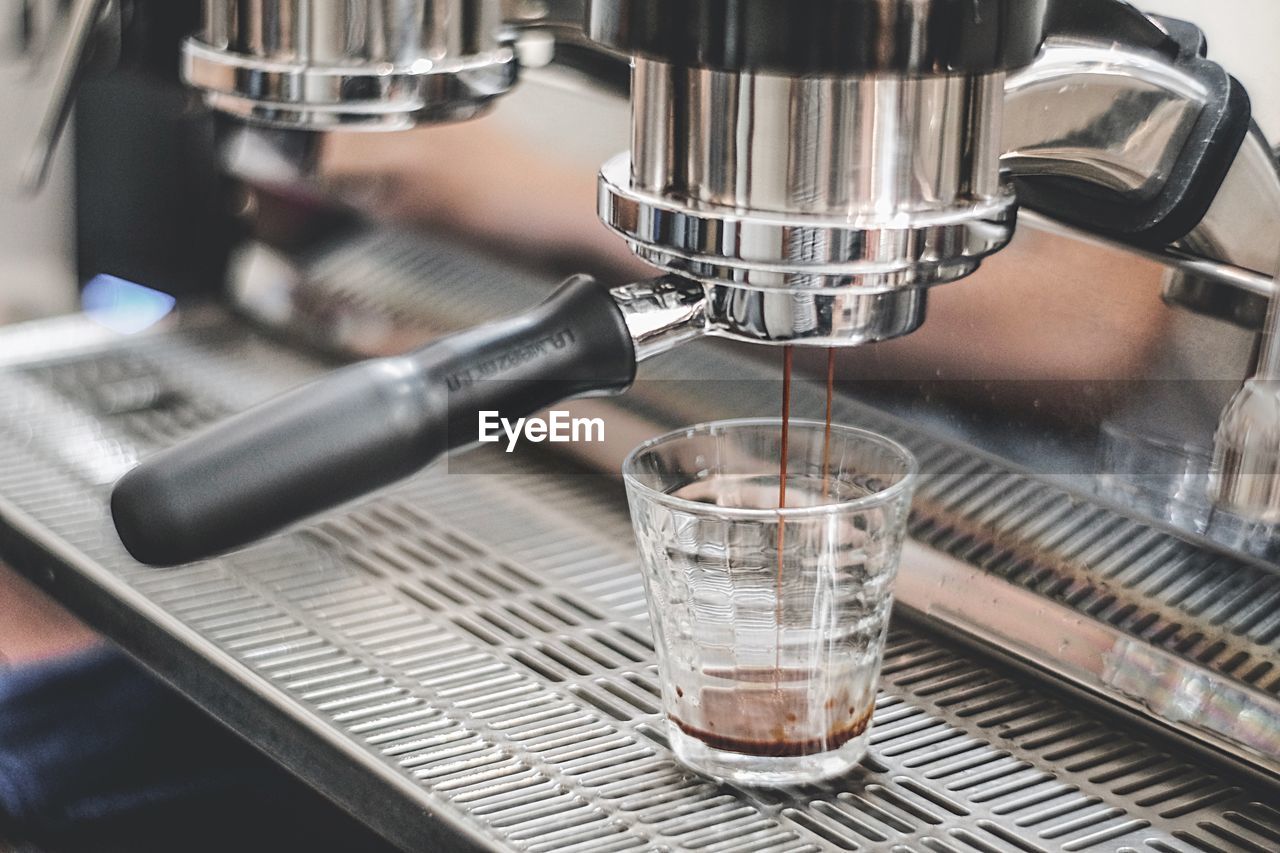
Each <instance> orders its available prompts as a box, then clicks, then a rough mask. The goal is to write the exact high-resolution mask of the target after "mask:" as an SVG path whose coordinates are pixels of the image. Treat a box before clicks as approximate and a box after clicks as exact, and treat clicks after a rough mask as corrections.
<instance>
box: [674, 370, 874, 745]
mask: <svg viewBox="0 0 1280 853" xmlns="http://www.w3.org/2000/svg"><path fill="white" fill-rule="evenodd" d="M793 364H794V351H793V348H792V347H790V346H788V347H786V348H785V349H784V350H783V361H782V365H783V366H782V435H781V441H780V447H779V460H778V508H779V509H783V508H785V507H786V506H787V455H788V440H789V438H790V429H791V377H792V369H793ZM835 367H836V351H835V348H834V347H832V348H829V349H828V350H827V377H826V379H827V382H826V385H827V405H826V425H825V426H826V430H825V433H824V436H823V446H822V487H821V497H820V498H819V499H818V500H817V501H815V502H814V503H815V504H816V503H823V502H826V501H828V500H830V499H831V481H830V470H829V469H830V458H831V410H832V401H833V398H834V391H835ZM700 485H702V486H703V487H706V486H708V485H711V484H709V483H705V482H704V483H702V484H700ZM737 485H738V486H739V487H740V486H741V485H742V484H741V483H739V484H737ZM684 496H685V497H694V495H692V494H685V495H684ZM806 496H807V495H806ZM708 497H710V501H709V502H712V503H715V502H718V501H717V500H716V497H719V498H720V499H722V500H723V499H724V498H725V497H726V496H725V495H719V496H714V497H713V496H706V495H703V496H698V497H694V499H703V500H706V499H707V498H708ZM804 503H805V504H806V505H812V504H809V503H808V501H804ZM785 542H786V521H785V519H781V518H780V519H779V521H778V544H777V548H778V569H777V580H776V584H775V595H776V599H775V600H776V604H775V607H776V612H775V624H776V625H777V626H778V629H777V630H778V632H779V633H778V636H777V639H776V640H775V647H776V649H777V655H778V657H777V658H776V659H775V662H774V667H773V668H772V669H745V668H744V669H736V670H731V671H718V672H715V673H712V672H708V673H706V674H707V675H708V676H712V677H715V678H716V679H723V680H725V681H727V682H729V683H730V684H732V683H734V682H737V683H738V684H740V685H741V686H740V687H736V688H735V687H708V688H704V689H703V690H702V691H701V705H702V715H703V717H704V718H705V719H706V720H707V723H706V726H707V727H706V728H699V727H695V726H692V725H689V724H688V723H686V722H685V721H683V720H680V719H677V718H675V717H673V718H672V722H673V723H675V725H677V726H678V727H679V728H680V729H681V730H682V731H684V732H685V734H687V735H689V736H690V737H694V738H697V739H698V740H700V741H702V742H703V743H705V744H706V745H707V746H710V747H712V748H713V749H722V750H726V751H728V752H737V753H742V754H746V755H756V756H762V757H772V758H782V757H795V756H804V755H814V754H817V753H822V752H828V751H830V750H834V749H837V748H839V747H840V746H843V745H844V744H845V743H847V742H848V741H850V740H853V739H854V738H856V737H858V736H859V735H861V734H862V733H863V732H864V731H866V728H867V725H868V723H869V722H870V719H871V708H864V709H859V708H856V707H853V706H849V707H847V708H846V707H843V706H848V705H849V701H848V698H847V696H843V695H842V696H838V697H837V696H832V697H830V698H829V699H828V700H827V701H826V703H825V705H824V706H823V707H822V708H821V709H811V708H810V707H809V703H810V696H809V692H808V689H807V688H808V685H809V684H811V683H812V682H813V681H814V680H816V679H820V678H821V677H822V673H818V672H814V671H812V670H801V669H796V668H787V667H783V666H782V659H781V654H782V652H781V649H782V642H781V639H782V638H781V626H782V615H783V614H782V587H783V584H782V582H783V577H784V573H785V569H786V564H785V559H784V545H785ZM761 682H764V683H766V684H768V683H772V689H771V690H770V689H768V688H765V689H763V690H762V689H760V687H759V686H758V685H760V683H761ZM753 685H756V686H753ZM837 705H839V706H841V707H837ZM815 711H816V712H817V713H818V714H819V715H820V716H821V717H822V722H821V723H819V721H818V720H815V719H811V717H812V715H813V714H814V713H815ZM846 711H847V716H846ZM806 721H807V722H808V725H805V724H804V723H805V722H806ZM836 721H841V722H836ZM815 723H816V724H818V725H817V726H815V725H814V724H815ZM797 727H798V728H800V729H802V730H809V731H813V730H814V729H815V728H818V730H819V731H821V729H827V731H826V732H825V733H823V734H820V735H819V734H815V735H813V736H809V737H796V736H795V735H790V736H789V734H788V732H789V731H795V730H796V728H797Z"/></svg>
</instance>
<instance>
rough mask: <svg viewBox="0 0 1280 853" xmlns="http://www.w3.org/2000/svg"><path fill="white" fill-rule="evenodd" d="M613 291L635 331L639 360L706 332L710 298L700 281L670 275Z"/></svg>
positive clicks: (629, 328) (615, 299)
mask: <svg viewBox="0 0 1280 853" xmlns="http://www.w3.org/2000/svg"><path fill="white" fill-rule="evenodd" d="M610 292H611V293H612V294H613V299H614V301H615V302H617V303H618V307H619V308H620V309H621V310H622V316H623V319H625V320H626V323H627V330H628V331H630V332H631V340H632V341H633V342H634V343H635V348H636V361H645V360H647V359H650V358H653V357H654V356H657V355H661V354H662V353H664V352H667V351H668V350H670V349H674V348H675V347H678V346H680V345H681V344H683V343H688V342H689V341H691V340H694V339H695V338H698V337H701V336H702V335H704V334H706V331H707V315H706V310H707V297H706V293H705V292H704V291H703V289H702V286H701V285H699V284H697V283H696V282H692V281H690V280H688V279H685V278H681V277H680V276H675V275H670V276H665V277H663V278H655V279H651V280H649V281H641V282H637V283H635V284H627V285H623V286H622V287H615V288H614V289H613V290H612V291H610Z"/></svg>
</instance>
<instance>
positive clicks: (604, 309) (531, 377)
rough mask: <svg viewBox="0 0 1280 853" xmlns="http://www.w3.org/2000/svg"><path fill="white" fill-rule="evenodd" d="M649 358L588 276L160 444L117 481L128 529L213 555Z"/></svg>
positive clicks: (158, 542) (154, 551) (147, 555)
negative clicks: (481, 322)
mask: <svg viewBox="0 0 1280 853" xmlns="http://www.w3.org/2000/svg"><path fill="white" fill-rule="evenodd" d="M635 369H636V363H635V350H634V346H633V344H632V340H631V336H630V334H629V333H628V331H627V328H626V324H625V323H624V322H623V319H622V314H621V312H620V311H619V309H618V307H617V305H616V303H615V302H614V301H613V298H612V297H611V296H610V295H609V292H608V291H607V290H606V289H605V288H603V287H601V286H600V285H598V284H596V282H595V281H593V280H592V279H590V278H588V277H586V276H578V277H575V278H573V279H570V280H569V281H567V282H565V283H564V284H563V285H561V287H560V288H559V290H557V291H556V293H555V294H553V295H552V296H551V297H550V298H549V299H548V300H547V301H546V302H544V303H543V304H542V305H540V306H538V307H537V308H535V309H534V310H532V311H530V312H529V313H527V314H523V315H521V316H518V317H515V318H512V319H508V320H505V321H501V322H498V323H494V324H491V325H487V326H482V327H480V328H476V329H472V330H470V331H467V332H462V333H459V334H456V335H452V336H450V337H447V338H443V339H441V340H439V341H436V342H434V343H432V344H430V345H429V346H427V347H424V348H423V349H421V350H418V351H416V352H413V353H410V354H408V355H404V356H399V357H395V358H384V359H377V360H374V361H368V362H364V363H362V364H357V365H354V366H352V367H348V368H345V369H343V370H340V371H338V372H336V373H334V374H333V375H331V376H328V377H326V378H324V379H321V380H318V381H317V382H314V383H312V384H310V385H307V386H304V387H302V388H299V389H297V390H295V391H292V392H289V393H287V394H285V395H283V396H281V397H279V398H277V399H275V400H272V401H270V402H267V403H265V404H263V405H262V406H259V407H257V408H255V409H251V410H249V411H247V412H244V413H242V414H240V415H237V416H235V417H232V418H230V419H228V420H227V421H224V422H222V423H220V424H217V425H215V426H214V427H212V428H211V429H210V430H208V431H206V432H205V433H203V434H201V435H198V436H196V437H194V438H192V439H190V440H188V441H186V442H184V443H182V444H180V445H178V446H175V447H173V448H170V449H168V450H164V451H162V452H160V453H158V454H156V455H155V456H154V457H151V458H150V459H147V460H146V461H144V462H143V463H142V464H141V465H139V466H138V467H137V468H135V469H133V470H132V471H130V472H129V473H128V474H126V475H125V476H124V477H122V478H121V479H120V481H119V482H118V483H117V484H116V487H115V490H114V492H113V493H112V496H111V512H112V515H113V516H114V518H115V524H116V530H117V531H118V532H119V534H120V539H121V541H122V542H124V545H125V547H126V548H127V549H128V550H129V553H131V554H132V555H133V556H134V557H135V558H137V559H138V560H139V561H141V562H143V563H149V564H151V565H164V566H168V565H176V564H178V563H186V562H190V561H192V560H198V559H203V558H205V557H209V556H212V555H215V554H218V553H221V552H223V551H227V550H230V549H233V548H237V547H239V546H241V545H245V544H247V543H249V542H252V541H253V540H255V539H258V538H259V537H261V536H264V535H266V534H268V533H271V532H273V531H276V530H279V529H280V528H282V527H284V526H285V525H288V524H290V523H292V522H294V521H297V520H299V519H302V518H306V517H307V516H309V515H312V514H313V513H316V512H319V511H320V510H323V509H327V508H329V507H332V506H336V505H338V504H341V503H343V502H345V501H348V500H350V499H352V498H355V497H358V496H360V495H362V494H364V493H365V492H368V491H371V490H373V489H376V488H378V487H380V486H385V485H387V484H389V483H392V482H394V481H396V480H398V479H400V478H402V477H404V476H407V475H408V474H410V473H412V472H414V471H417V470H418V469H420V468H422V467H423V466H425V465H426V464H428V463H429V462H431V461H432V460H434V459H435V458H437V457H438V456H440V455H441V454H442V453H444V452H446V451H448V450H451V449H454V448H457V447H462V446H465V445H469V444H472V443H474V442H475V441H477V439H478V437H479V436H478V421H479V412H480V411H483V410H495V411H498V412H500V413H501V415H502V416H503V417H507V418H516V417H524V416H527V415H529V414H531V413H533V412H536V411H538V410H539V409H542V408H544V407H545V406H549V405H551V404H553V403H556V402H558V401H560V400H564V399H567V398H569V397H576V396H581V395H584V394H588V393H617V392H621V391H624V390H626V389H627V388H628V387H630V385H631V383H632V381H633V380H634V378H635Z"/></svg>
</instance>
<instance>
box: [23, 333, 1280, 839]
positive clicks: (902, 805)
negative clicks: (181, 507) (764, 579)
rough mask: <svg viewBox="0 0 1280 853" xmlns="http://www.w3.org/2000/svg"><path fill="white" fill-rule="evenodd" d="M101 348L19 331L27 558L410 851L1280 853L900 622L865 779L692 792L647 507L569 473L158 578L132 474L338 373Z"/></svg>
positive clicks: (1065, 703) (473, 468) (471, 490)
mask: <svg viewBox="0 0 1280 853" xmlns="http://www.w3.org/2000/svg"><path fill="white" fill-rule="evenodd" d="M85 328H87V327H78V326H77V325H76V324H75V323H74V322H70V321H63V322H62V323H61V324H60V325H57V324H55V325H54V326H51V327H49V334H48V335H44V336H42V335H39V334H36V335H32V334H31V333H30V332H31V330H27V331H26V332H24V334H25V335H26V337H25V338H22V337H21V336H19V335H17V334H16V333H0V346H4V347H5V351H6V352H7V353H8V357H7V359H6V361H7V362H8V364H9V365H10V366H9V367H7V368H5V369H4V370H0V399H3V400H4V406H3V410H2V411H0V540H2V541H0V545H2V546H3V548H2V553H3V555H4V557H5V559H7V560H9V561H11V562H12V563H13V564H14V565H16V566H18V567H19V568H21V569H22V570H23V571H24V572H26V573H27V574H28V575H29V576H31V577H33V578H35V579H36V580H37V581H39V582H40V583H41V584H43V585H44V586H45V587H46V588H48V589H50V590H51V591H52V592H53V594H54V595H56V596H57V597H59V598H60V599H61V600H63V601H64V602H66V603H68V604H69V605H70V606H72V607H73V608H74V609H76V610H77V611H78V612H80V613H81V614H83V615H84V616H85V617H86V618H88V619H89V620H90V621H92V622H93V623H94V624H95V625H97V626H99V627H100V628H101V629H102V630H104V631H106V632H107V633H108V634H109V635H110V636H111V637H112V638H114V639H115V640H116V641H117V642H119V643H120V644H121V645H122V646H124V647H125V648H126V649H128V650H129V651H130V652H132V653H133V654H134V655H136V656H137V657H138V658H139V659H140V660H142V661H143V662H145V663H146V664H147V665H148V666H150V667H152V668H153V669H155V670H156V671H157V672H159V673H160V674H161V675H162V676H164V677H165V678H166V679H168V680H169V681H170V682H172V683H173V684H174V685H175V686H177V687H178V688H179V689H180V690H182V691H184V692H185V693H187V694H188V695H190V696H191V697H193V698H194V699H195V700H196V701H197V702H198V703H200V704H201V705H203V706H204V707H206V708H208V709H209V710H210V711H211V712H212V713H213V714H215V715H216V716H217V717H219V718H220V719H221V720H223V721H224V722H226V723H227V724H228V725H229V726H231V727H232V728H234V729H235V730H237V731H239V732H240V733H242V734H243V735H244V736H245V737H247V738H248V739H250V740H251V741H253V742H254V743H256V744H258V745H259V746H260V747H261V748H262V749H263V750H265V751H266V752H267V753H269V754H270V755H272V756H273V757H275V758H276V759H277V760H279V761H281V762H282V763H284V764H285V765H287V766H288V767H290V768H291V769H292V770H294V771H295V772H297V773H298V774H299V775H301V776H303V777H304V778H306V779H307V780H308V781H310V782H311V783H312V784H314V785H315V786H316V787H318V788H320V789H321V790H323V791H324V792H325V793H327V794H328V795H329V796H330V797H332V798H333V799H334V800H335V801H337V802H338V803H340V804H341V805H342V806H344V807H345V808H347V809H348V810H350V811H351V812H353V813H354V814H356V815H357V816H358V817H359V818H361V819H362V820H364V821H365V822H367V823H368V824H369V825H370V826H371V827H373V828H374V829H375V830H377V831H378V832H380V833H382V834H383V835H385V836H386V837H387V838H389V839H391V840H392V841H394V842H395V843H397V844H398V845H400V846H401V847H403V848H404V849H405V850H412V851H420V850H430V849H460V848H462V847H464V846H475V847H479V848H497V849H511V850H527V851H553V850H554V851H571V850H591V851H614V850H705V851H717V853H728V851H782V850H788V851H813V850H895V851H912V850H914V851H962V850H977V851H983V853H991V852H992V851H1037V850H1046V851H1057V850H1062V851H1087V850H1109V851H1111V850H1115V851H1119V850H1124V851H1137V850H1149V851H1159V853H1172V851H1220V850H1245V851H1254V853H1261V851H1271V850H1274V849H1277V846H1280V812H1277V811H1276V809H1275V807H1274V803H1275V792H1274V790H1272V789H1270V788H1269V787H1267V786H1265V783H1262V782H1259V781H1258V780H1256V779H1254V778H1253V777H1246V776H1237V775H1235V774H1233V773H1232V772H1231V771H1230V770H1227V769H1223V768H1221V767H1217V766H1215V765H1211V764H1207V763H1204V762H1202V761H1200V760H1198V759H1196V758H1190V757H1187V756H1186V755H1185V754H1182V753H1184V750H1181V749H1180V748H1179V747H1178V746H1177V745H1175V744H1173V743H1172V742H1169V741H1165V740H1162V739H1160V738H1159V737H1157V736H1153V735H1151V734H1149V733H1139V732H1137V731H1135V730H1132V729H1131V728H1129V727H1128V726H1127V725H1125V724H1124V723H1122V722H1119V721H1117V720H1116V719H1115V718H1113V717H1110V716H1108V715H1106V714H1105V713H1103V712H1101V711H1098V710H1097V709H1095V708H1094V707H1092V706H1090V705H1089V704H1087V703H1086V702H1084V701H1083V700H1081V699H1079V698H1074V697H1072V696H1071V695H1070V694H1065V693H1060V692H1059V691H1057V690H1055V689H1053V688H1051V687H1046V686H1045V685H1043V684H1042V683H1040V682H1039V681H1036V680H1033V679H1030V678H1028V677H1027V676H1025V675H1022V674H1019V673H1018V672H1017V671H1015V670H1011V669H1008V668H1005V667H1003V666H1001V665H999V664H996V663H993V662H992V661H990V660H987V659H984V658H983V657H981V656H976V655H972V654H967V653H964V652H961V651H958V650H957V648H956V647H955V646H954V644H952V643H950V642H948V641H945V640H940V639H939V638H938V637H937V636H936V635H934V634H933V633H931V632H930V631H929V630H928V629H926V628H924V627H922V626H921V625H920V624H917V623H913V622H910V621H907V620H905V619H902V618H898V619H897V621H896V624H895V630H894V632H893V634H892V637H891V640H890V643H889V648H888V652H887V656H886V660H885V668H884V680H883V692H882V694H881V696H880V698H879V701H878V702H877V706H876V710H875V730H874V735H873V739H872V742H873V747H872V751H871V755H870V757H869V758H868V759H867V760H866V761H865V762H864V766H863V768H862V770H861V771H860V772H859V773H857V774H855V775H853V776H850V777H849V778H845V779H842V780H840V781H838V782H836V783H834V784H832V785H829V786H825V787H812V788H804V789H792V790H784V791H774V792H759V791H757V792H750V791H743V790H736V789H734V788H730V787H726V786H721V785H716V784H713V783H711V782H708V781H705V780H703V779H700V778H697V777H695V776H692V775H690V774H688V773H686V772H684V771H682V770H681V769H680V768H679V767H678V766H677V765H676V764H675V763H674V762H673V761H672V759H671V756H670V753H669V751H668V749H667V745H666V743H665V740H664V737H663V733H662V727H661V721H660V716H659V714H658V685H657V682H656V673H655V669H654V666H653V663H652V660H653V650H652V646H651V640H650V638H649V634H648V628H647V622H646V618H645V614H644V610H645V608H644V598H643V590H642V586H641V581H640V577H639V574H638V571H637V567H636V565H635V561H634V554H633V551H632V545H631V534H630V530H629V526H628V522H627V516H626V512H625V507H624V504H623V501H622V497H621V494H620V489H619V487H618V486H617V484H616V483H615V482H613V481H612V480H610V479H608V478H605V477H601V476H598V475H588V474H583V473H579V472H575V471H569V470H561V469H558V468H557V467H556V464H555V463H554V462H551V461H533V462H526V463H525V464H524V465H523V466H522V467H521V468H519V469H514V468H513V467H512V465H511V463H510V461H509V459H508V458H506V457H504V456H503V455H502V454H493V455H491V456H487V457H486V456H484V455H483V454H480V455H477V456H473V457H472V458H471V460H470V461H469V463H468V464H467V465H466V466H465V471H466V473H461V472H460V470H455V471H454V472H452V473H451V472H450V471H449V470H448V469H447V468H446V467H444V466H438V467H436V468H435V469H433V470H431V471H429V472H427V473H425V474H423V475H421V476H419V477H417V478H415V479H413V480H412V481H410V482H408V483H407V484H405V485H403V486H401V487H398V488H396V489H394V490H392V491H389V492H387V493H384V494H382V495H380V496H377V497H376V498H374V499H371V500H369V501H366V502H363V503H360V504H359V505H357V506H355V507H353V508H348V509H346V510H343V511H340V512H336V513H333V514H331V515H329V516H328V517H326V518H324V519H322V520H320V521H319V522H316V523H313V524H310V525H308V526H306V527H305V528H303V529H301V530H299V531H295V532H293V533H291V534H289V535H286V536H283V537H278V538H275V539H273V540H271V541H269V542H266V543H263V544H261V545H258V546H255V547H253V548H251V549H248V550H246V551H244V552H241V553H239V554H236V555H234V556H231V557H229V558H226V559H221V560H216V561H210V562H206V563H201V564H196V565H192V566H189V567H185V568H182V569H178V570H172V571H159V570H153V569H147V568H144V567H142V566H140V565H138V564H137V563H134V562H133V561H132V560H130V559H129V558H128V557H127V556H126V555H125V554H124V552H123V550H122V549H121V547H120V545H119V543H118V541H117V540H116V539H115V537H114V535H113V533H112V530H111V528H110V526H109V520H108V517H107V513H106V497H107V493H108V488H109V484H110V483H111V482H112V480H113V479H114V478H115V477H116V476H117V475H118V474H119V472H120V471H122V470H124V469H125V468H127V467H128V466H129V465H130V464H132V462H133V461H134V459H136V457H137V456H139V455H142V454H145V453H147V452H149V451H151V450H153V449H154V448H156V447H158V446H161V445H163V444H166V443H169V442H171V441H173V440H175V439H177V438H179V437H181V436H182V435H185V434H187V433H188V432H190V431H191V430H193V429H195V428H198V427H199V426H200V425H202V424H203V423H206V422H208V421H209V420H212V419H215V418H218V417H221V416H223V415H224V414H226V413H227V412H229V411H231V410H234V409H238V408H242V407H244V406H246V405H249V404H250V403H252V402H254V401H255V400H256V399H259V398H261V397H264V396H266V395H268V394H271V393H274V392H276V391H278V390H281V389H282V388H283V387H285V386H288V385H292V384H296V383H297V382H300V381H302V380H304V379H306V378H308V377H310V376H312V375H314V374H316V373H317V372H318V371H319V369H320V368H319V367H318V366H317V365H316V364H313V363H311V362H309V361H307V360H305V359H301V358H299V357H297V356H294V355H291V354H290V353H289V352H288V351H286V350H284V349H283V348H279V347H276V346H273V345H270V344H267V343H264V342H263V341H261V340H259V339H256V338H254V337H253V336H252V335H250V334H248V333H247V332H246V331H245V330H244V329H243V328H242V327H240V326H238V325H237V324H236V323H234V322H232V321H229V320H226V319H224V318H216V317H215V318H214V319H213V321H212V322H208V323H193V324H187V325H184V326H181V327H178V328H176V329H173V330H170V331H167V332H162V333H158V334H154V335H150V336H145V337H142V338H136V339H132V340H125V341H118V342H109V343H105V344H95V345H92V346H89V347H88V348H87V349H84V348H83V347H82V350H83V351H80V352H74V350H75V349H76V348H77V347H80V343H78V342H79V341H80V340H81V337H82V335H83V333H84V331H85ZM63 336H65V341H64V340H63ZM24 340H25V341H26V343H23V341H24ZM64 343H66V346H63V344H64ZM24 348H25V349H24ZM907 568H908V569H910V567H909V566H908V567H907Z"/></svg>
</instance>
